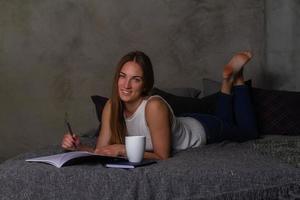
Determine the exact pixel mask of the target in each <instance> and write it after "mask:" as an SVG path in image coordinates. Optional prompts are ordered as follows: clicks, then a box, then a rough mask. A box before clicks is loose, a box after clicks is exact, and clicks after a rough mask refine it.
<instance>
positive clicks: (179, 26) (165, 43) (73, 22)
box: [0, 0, 299, 159]
mask: <svg viewBox="0 0 300 200" xmlns="http://www.w3.org/2000/svg"><path fill="white" fill-rule="evenodd" d="M272 2H273V1H271V0H270V1H266V5H268V6H270V8H269V9H266V12H265V7H264V6H265V2H264V1H263V0H228V1H218V0H186V1H182V0H172V1H171V0H127V1H119V0H110V1H104V0H100V1H99V0H98V1H97V0H59V1H58V0H27V1H22V0H9V1H8V0H0V109H1V112H0V123H1V124H0V136H1V137H0V138H1V139H0V152H1V154H0V159H5V158H8V157H11V156H14V155H16V154H18V153H20V152H24V151H28V150H30V149H33V148H36V147H41V146H45V145H48V144H56V143H59V141H60V139H61V137H62V135H63V132H64V124H63V122H64V114H65V112H68V113H69V116H70V121H71V122H72V125H73V127H74V130H75V131H76V132H78V133H84V132H86V131H88V130H90V129H94V128H95V127H96V126H97V120H96V115H95V110H94V107H93V104H92V102H91V101H90V98H89V97H90V95H93V94H100V95H105V96H109V95H110V89H111V80H112V76H113V72H114V70H115V65H116V63H117V61H118V59H119V58H120V57H121V56H122V55H124V54H125V53H127V52H128V51H131V50H136V49H138V50H143V51H145V52H146V53H147V54H148V55H149V56H150V57H151V59H152V61H153V64H154V70H155V75H156V85H157V86H161V87H195V88H201V87H202V84H201V79H202V78H211V79H216V80H220V78H221V77H220V71H221V69H222V66H223V65H224V64H225V63H226V62H227V61H228V59H229V58H230V57H231V56H232V54H233V53H234V52H237V51H240V50H244V49H249V50H251V51H252V52H253V53H254V55H255V57H254V59H253V61H252V62H251V63H249V66H248V67H247V69H246V70H245V73H246V75H248V76H251V77H252V78H253V80H254V83H255V85H256V86H261V87H266V86H268V87H270V88H272V87H277V88H281V89H294V90H299V82H297V79H296V78H294V75H293V74H295V73H294V72H291V71H289V69H290V68H291V67H293V68H294V69H296V65H297V63H299V60H296V57H294V60H293V66H292V65H291V63H290V62H289V61H290V60H289V58H286V60H285V61H283V62H282V64H281V65H280V67H282V68H284V69H285V74H280V75H281V78H282V79H283V78H285V79H288V83H285V82H282V81H281V79H278V78H277V76H274V74H275V75H276V74H277V75H278V70H279V69H278V68H277V67H278V66H277V65H276V67H275V68H276V69H273V64H277V63H278V62H275V61H274V63H273V59H272V55H274V54H276V53H278V52H277V51H276V49H275V47H274V48H271V46H270V45H272V44H273V42H275V43H277V38H280V37H282V35H284V34H283V33H282V34H280V33H276V35H275V36H274V35H272V34H273V31H272V29H273V28H275V27H277V26H276V23H275V21H276V19H273V18H274V17H275V18H276V17H278V16H277V15H276V12H279V11H278V10H276V9H274V8H273V4H272ZM280 2H281V3H283V0H282V1H280ZM293 3H294V4H297V3H296V1H293ZM276 5H277V6H278V7H280V6H279V5H278V4H276ZM274 6H275V5H274ZM278 7H276V8H278ZM265 13H266V14H267V15H268V16H266V15H265ZM265 18H266V19H267V22H268V24H267V25H268V26H265ZM282 18H283V19H282V21H280V23H284V22H285V20H284V19H285V18H284V17H282ZM286 19H289V18H288V17H287V18H286ZM295 19H296V18H295ZM265 27H267V32H268V34H269V35H267V37H265ZM291 32H293V31H292V30H291ZM270 35H271V36H270ZM296 35H297V33H295V36H296ZM273 37H274V38H273ZM289 41H290V42H291V41H292V40H289ZM298 41H299V39H298ZM265 42H267V45H268V48H271V49H272V50H271V51H268V49H266V50H265ZM278 45H279V46H280V44H278ZM298 47H299V45H298ZM273 50H274V51H273ZM284 51H285V52H287V51H289V49H286V50H284ZM266 55H267V56H266ZM265 56H266V57H267V60H266V61H267V65H265ZM286 64H287V65H286ZM274 66H275V65H274ZM276 70H277V72H276ZM297 73H298V74H296V76H297V77H298V78H299V70H298V72H297ZM268 74H272V75H273V76H274V77H275V79H274V80H271V81H270V79H269V80H268V82H267V83H268V84H267V85H266V81H265V80H266V77H268ZM291 77H292V78H291ZM297 84H298V85H297Z"/></svg>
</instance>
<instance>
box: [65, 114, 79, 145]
mask: <svg viewBox="0 0 300 200" xmlns="http://www.w3.org/2000/svg"><path fill="white" fill-rule="evenodd" d="M65 124H66V125H67V128H68V131H69V133H70V135H71V136H72V138H73V139H75V135H74V133H73V130H72V127H71V124H70V123H69V122H68V113H67V112H66V113H65ZM73 144H74V146H75V148H77V146H76V143H75V142H74V143H73Z"/></svg>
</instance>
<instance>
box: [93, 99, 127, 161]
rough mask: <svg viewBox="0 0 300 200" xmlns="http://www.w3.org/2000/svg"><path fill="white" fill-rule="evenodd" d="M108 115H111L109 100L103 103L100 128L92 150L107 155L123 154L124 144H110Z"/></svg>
mask: <svg viewBox="0 0 300 200" xmlns="http://www.w3.org/2000/svg"><path fill="white" fill-rule="evenodd" d="M110 115H111V100H108V101H107V103H106V104H105V106H104V108H103V112H102V118H101V121H102V123H101V129H100V132H99V136H98V140H97V145H96V148H95V150H94V152H95V153H97V154H101V155H108V156H125V155H126V153H125V145H123V144H111V142H110V139H111V134H112V133H111V129H110Z"/></svg>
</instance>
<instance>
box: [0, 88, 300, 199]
mask: <svg viewBox="0 0 300 200" xmlns="http://www.w3.org/2000/svg"><path fill="white" fill-rule="evenodd" d="M193 92H195V91H193ZM282 92H283V93H282ZM158 93H160V95H162V96H163V95H165V96H164V97H165V98H166V99H168V98H169V99H168V101H169V102H170V103H172V100H173V101H174V102H179V101H181V100H182V99H181V100H180V98H183V100H184V101H187V100H191V99H188V98H193V99H194V100H193V101H195V96H193V97H182V96H177V95H174V94H170V93H168V92H166V91H163V90H158V89H157V90H156V94H158ZM166 95H169V96H166ZM194 95H195V94H194ZM197 95H199V94H197ZM214 95H215V94H211V95H208V96H207V97H204V98H201V101H203V102H204V103H203V102H202V104H206V105H202V106H201V109H206V110H205V111H203V112H211V111H212V110H211V107H210V105H211V104H213V103H212V102H214V100H213V99H215V96H214ZM278 95H279V96H280V95H283V96H285V97H287V96H288V97H289V98H286V99H288V100H286V101H289V104H288V105H286V102H284V103H283V104H284V105H286V106H288V107H291V106H292V104H291V102H294V101H295V102H297V101H298V100H299V93H296V92H291V93H289V92H288V93H286V91H267V90H262V89H257V90H255V91H254V93H253V97H254V104H255V107H256V108H259V109H258V110H259V111H260V112H261V113H258V120H259V126H260V132H261V137H260V138H259V139H257V140H252V141H248V142H244V143H235V142H231V141H224V142H221V143H217V144H210V145H206V146H203V147H198V148H193V149H189V150H186V151H182V152H178V153H174V155H173V156H172V157H171V158H170V159H167V160H165V161H158V162H157V163H156V164H153V165H149V166H144V167H139V168H136V169H130V170H128V169H111V168H106V167H105V166H104V165H103V163H101V162H99V161H89V162H82V163H77V164H74V165H69V166H65V167H62V168H59V169H58V168H56V167H54V166H52V165H47V164H41V163H28V162H25V159H27V158H32V157H37V156H44V155H49V154H54V153H60V152H62V149H61V148H60V147H59V146H58V145H57V146H55V145H54V146H48V147H45V148H42V149H37V150H33V151H31V152H26V153H23V154H20V155H18V156H16V157H14V158H11V159H9V160H6V161H5V162H3V163H2V164H1V165H0V181H1V187H0V199H1V200H8V199H9V200H11V199H18V200H20V199H299V198H300V170H299V167H300V132H299V129H298V128H299V127H298V125H299V119H298V118H299V116H300V115H297V114H299V113H300V112H299V113H297V112H298V110H299V109H298V110H297V109H296V110H295V109H294V108H293V109H291V111H289V110H288V109H286V108H285V113H284V116H286V118H288V119H289V120H286V122H285V121H284V120H285V119H286V118H284V117H280V120H279V122H278V119H274V120H277V123H280V124H281V126H278V125H277V124H276V123H275V122H274V123H273V122H272V120H270V118H268V116H269V114H268V112H270V109H269V110H268V111H266V110H267V109H266V108H265V106H264V104H265V103H266V104H267V103H268V102H269V103H270V101H273V100H274V101H275V100H276V98H277V97H278ZM270 96H271V97H272V98H270ZM291 96H293V98H292V99H294V100H291ZM266 97H267V98H266ZM280 97H282V96H280ZM205 98H206V99H205ZM262 99H267V100H262ZM271 99H273V100H271ZM281 99H282V98H281ZM98 100H99V98H98ZM100 100H101V98H100ZM102 100H103V99H102ZM93 101H94V103H95V102H97V98H95V97H94V99H93ZM197 101H198V100H197ZM174 102H173V103H174ZM276 102H277V101H276ZM298 102H299V101H298ZM277 103H278V102H277ZM278 104H279V103H278ZM95 106H96V108H97V111H99V110H101V109H99V105H97V104H95ZM97 106H98V107H97ZM173 106H174V105H173ZM259 106H261V107H259ZM280 106H281V107H280V108H281V109H282V105H281V104H280ZM179 107H180V106H179V105H177V108H178V109H177V110H176V112H177V114H178V113H179V112H184V110H182V108H179ZM273 107H274V106H273ZM199 109H200V108H199ZM271 110H272V112H273V115H272V116H273V118H274V117H277V118H278V117H279V116H278V115H275V114H276V112H280V113H281V114H282V110H280V109H279V110H278V109H275V111H274V108H272V109H271ZM274 112H275V114H274ZM289 112H290V113H289ZM97 114H99V113H97ZM294 116H296V117H297V118H295V119H294V118H293V117H294ZM291 118H293V119H291ZM264 120H267V121H264ZM293 120H294V121H293ZM291 121H293V123H291ZM267 122H268V123H267ZM282 126H284V127H282ZM270 131H274V132H273V134H270ZM95 138H96V136H95V135H93V134H85V135H83V136H82V141H83V142H84V143H87V144H90V145H94V144H95Z"/></svg>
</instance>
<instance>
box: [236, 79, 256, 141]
mask: <svg viewBox="0 0 300 200" xmlns="http://www.w3.org/2000/svg"><path fill="white" fill-rule="evenodd" d="M233 93H234V114H235V121H236V126H237V128H238V131H239V135H238V140H240V141H246V140H249V139H255V138H257V137H258V130H257V121H256V116H255V113H254V109H253V105H252V102H251V97H250V92H249V88H248V86H247V85H239V86H235V87H234V88H233Z"/></svg>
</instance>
